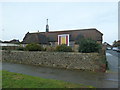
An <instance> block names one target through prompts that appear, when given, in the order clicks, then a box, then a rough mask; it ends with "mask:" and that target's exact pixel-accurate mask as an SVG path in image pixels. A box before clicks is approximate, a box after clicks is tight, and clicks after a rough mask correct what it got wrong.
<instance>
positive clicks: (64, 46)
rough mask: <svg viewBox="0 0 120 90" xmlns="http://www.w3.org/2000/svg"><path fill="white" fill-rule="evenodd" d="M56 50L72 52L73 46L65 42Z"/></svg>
mask: <svg viewBox="0 0 120 90" xmlns="http://www.w3.org/2000/svg"><path fill="white" fill-rule="evenodd" d="M56 51H58V52H72V48H71V47H70V46H67V45H65V44H62V45H59V46H57V47H56Z"/></svg>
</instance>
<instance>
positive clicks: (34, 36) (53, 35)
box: [23, 28, 103, 44]
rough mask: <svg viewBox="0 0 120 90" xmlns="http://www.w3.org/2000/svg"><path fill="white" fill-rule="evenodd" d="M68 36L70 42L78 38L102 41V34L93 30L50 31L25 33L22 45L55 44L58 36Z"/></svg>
mask: <svg viewBox="0 0 120 90" xmlns="http://www.w3.org/2000/svg"><path fill="white" fill-rule="evenodd" d="M60 34H69V35H70V39H69V40H70V41H75V40H76V39H77V38H78V37H80V36H83V37H85V38H91V39H93V40H97V41H102V35H103V34H102V33H101V32H100V31H98V30H97V29H95V28H90V29H77V30H65V31H51V32H34V33H27V34H26V35H25V37H24V39H23V43H31V42H34V43H43V44H44V43H48V42H57V39H58V35H60Z"/></svg>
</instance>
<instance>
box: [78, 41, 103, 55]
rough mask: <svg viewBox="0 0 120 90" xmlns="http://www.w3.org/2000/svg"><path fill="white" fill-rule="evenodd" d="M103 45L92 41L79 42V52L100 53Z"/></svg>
mask: <svg viewBox="0 0 120 90" xmlns="http://www.w3.org/2000/svg"><path fill="white" fill-rule="evenodd" d="M100 50H101V45H100V44H98V43H97V42H96V41H94V40H92V39H83V40H81V41H80V42H79V52H83V53H91V52H99V51H100Z"/></svg>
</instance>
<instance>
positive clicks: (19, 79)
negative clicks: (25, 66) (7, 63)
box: [2, 71, 93, 88]
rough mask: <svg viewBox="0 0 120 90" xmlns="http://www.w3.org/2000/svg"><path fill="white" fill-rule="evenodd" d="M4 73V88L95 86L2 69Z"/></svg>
mask: <svg viewBox="0 0 120 90" xmlns="http://www.w3.org/2000/svg"><path fill="white" fill-rule="evenodd" d="M2 74H3V77H2V79H3V82H2V88H93V86H87V85H82V84H74V83H69V82H64V81H60V80H52V79H44V78H39V77H33V76H29V75H24V74H19V73H13V72H8V71H2Z"/></svg>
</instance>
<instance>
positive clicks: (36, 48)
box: [25, 43, 44, 51]
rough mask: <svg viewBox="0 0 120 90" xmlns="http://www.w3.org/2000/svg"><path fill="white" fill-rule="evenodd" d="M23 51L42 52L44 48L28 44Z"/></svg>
mask: <svg viewBox="0 0 120 90" xmlns="http://www.w3.org/2000/svg"><path fill="white" fill-rule="evenodd" d="M25 50H28V51H43V50H44V48H43V47H42V46H40V45H39V44H33V43H32V44H28V45H27V46H26V47H25Z"/></svg>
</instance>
